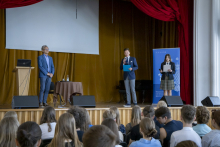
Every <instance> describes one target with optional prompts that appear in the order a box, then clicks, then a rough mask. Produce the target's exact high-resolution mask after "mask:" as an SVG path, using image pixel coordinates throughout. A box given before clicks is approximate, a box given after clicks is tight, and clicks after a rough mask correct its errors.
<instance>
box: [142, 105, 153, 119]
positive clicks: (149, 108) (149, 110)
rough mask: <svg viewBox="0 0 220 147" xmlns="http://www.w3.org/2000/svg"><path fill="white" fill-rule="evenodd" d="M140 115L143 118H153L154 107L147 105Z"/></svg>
mask: <svg viewBox="0 0 220 147" xmlns="http://www.w3.org/2000/svg"><path fill="white" fill-rule="evenodd" d="M142 113H143V116H144V117H149V118H154V115H155V111H154V107H153V106H152V105H147V106H146V107H144V109H143V112H142Z"/></svg>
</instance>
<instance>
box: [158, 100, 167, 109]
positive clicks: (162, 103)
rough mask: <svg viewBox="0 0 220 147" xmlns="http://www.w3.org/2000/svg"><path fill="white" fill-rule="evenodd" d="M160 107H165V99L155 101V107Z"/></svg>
mask: <svg viewBox="0 0 220 147" xmlns="http://www.w3.org/2000/svg"><path fill="white" fill-rule="evenodd" d="M160 107H167V103H166V102H165V101H159V102H158V103H157V108H160Z"/></svg>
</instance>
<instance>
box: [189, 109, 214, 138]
mask: <svg viewBox="0 0 220 147" xmlns="http://www.w3.org/2000/svg"><path fill="white" fill-rule="evenodd" d="M209 119H210V113H209V110H208V109H207V108H206V107H204V106H198V107H197V109H196V121H197V125H196V126H194V127H193V130H194V131H195V132H196V133H197V134H198V135H199V136H200V137H203V136H204V135H205V134H207V133H209V132H210V131H212V129H211V128H210V127H209V126H208V125H207V123H208V122H209Z"/></svg>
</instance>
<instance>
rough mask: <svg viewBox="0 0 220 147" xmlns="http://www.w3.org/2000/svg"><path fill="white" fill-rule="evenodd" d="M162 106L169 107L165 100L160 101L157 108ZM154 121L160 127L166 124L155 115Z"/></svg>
mask: <svg viewBox="0 0 220 147" xmlns="http://www.w3.org/2000/svg"><path fill="white" fill-rule="evenodd" d="M160 107H167V103H166V102H165V101H163V100H161V101H159V102H158V103H157V109H158V108H160ZM154 122H155V124H156V125H157V126H158V127H159V128H162V127H163V126H164V124H160V123H159V122H158V121H157V118H156V117H154Z"/></svg>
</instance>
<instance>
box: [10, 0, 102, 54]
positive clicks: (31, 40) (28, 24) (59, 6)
mask: <svg viewBox="0 0 220 147" xmlns="http://www.w3.org/2000/svg"><path fill="white" fill-rule="evenodd" d="M42 45H47V46H48V47H49V49H50V51H52V52H67V53H83V54H99V1H98V0H44V1H42V2H39V3H36V4H33V5H30V6H25V7H18V8H9V9H6V48H7V49H21V50H37V51H39V50H41V46H42Z"/></svg>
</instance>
